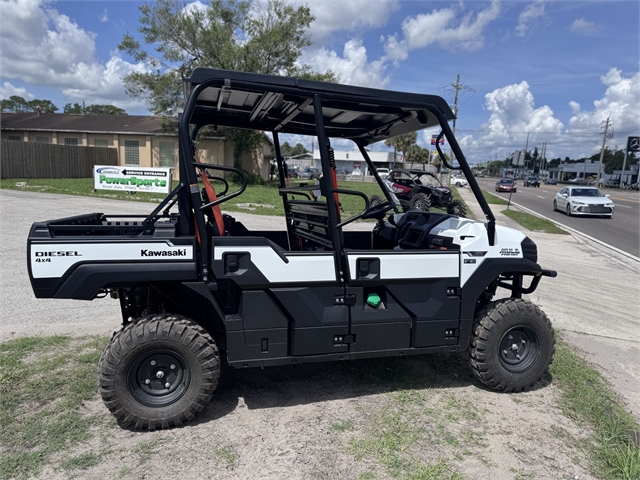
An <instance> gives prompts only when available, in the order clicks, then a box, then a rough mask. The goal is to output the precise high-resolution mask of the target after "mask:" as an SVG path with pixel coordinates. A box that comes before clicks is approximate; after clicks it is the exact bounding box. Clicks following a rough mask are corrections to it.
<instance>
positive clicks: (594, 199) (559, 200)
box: [553, 187, 615, 218]
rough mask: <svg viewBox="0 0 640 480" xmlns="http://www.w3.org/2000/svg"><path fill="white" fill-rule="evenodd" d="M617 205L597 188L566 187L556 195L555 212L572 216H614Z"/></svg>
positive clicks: (554, 201) (554, 200)
mask: <svg viewBox="0 0 640 480" xmlns="http://www.w3.org/2000/svg"><path fill="white" fill-rule="evenodd" d="M614 209H615V205H614V203H613V200H611V198H609V195H605V194H604V193H602V192H601V191H600V190H598V189H597V188H595V187H565V188H563V189H562V190H560V191H559V192H558V193H556V198H554V199H553V210H554V211H558V210H559V211H561V212H564V213H566V214H567V215H568V216H571V215H602V216H605V217H607V218H611V217H612V216H613V211H614Z"/></svg>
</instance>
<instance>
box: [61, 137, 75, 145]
mask: <svg viewBox="0 0 640 480" xmlns="http://www.w3.org/2000/svg"><path fill="white" fill-rule="evenodd" d="M64 144H65V145H78V139H77V138H68V137H67V138H65V139H64Z"/></svg>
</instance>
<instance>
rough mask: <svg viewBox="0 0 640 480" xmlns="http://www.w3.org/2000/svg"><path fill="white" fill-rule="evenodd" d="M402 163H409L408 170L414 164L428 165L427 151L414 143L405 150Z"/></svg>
mask: <svg viewBox="0 0 640 480" xmlns="http://www.w3.org/2000/svg"><path fill="white" fill-rule="evenodd" d="M404 161H405V162H411V167H410V168H413V164H414V163H422V164H425V163H429V150H427V149H426V148H422V147H421V146H419V145H418V144H416V143H414V144H413V145H411V146H410V147H409V148H408V149H407V153H406V157H405V160H404Z"/></svg>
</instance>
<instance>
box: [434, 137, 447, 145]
mask: <svg viewBox="0 0 640 480" xmlns="http://www.w3.org/2000/svg"><path fill="white" fill-rule="evenodd" d="M436 140H438V135H431V145H435V144H436ZM440 145H444V137H442V138H441V139H440Z"/></svg>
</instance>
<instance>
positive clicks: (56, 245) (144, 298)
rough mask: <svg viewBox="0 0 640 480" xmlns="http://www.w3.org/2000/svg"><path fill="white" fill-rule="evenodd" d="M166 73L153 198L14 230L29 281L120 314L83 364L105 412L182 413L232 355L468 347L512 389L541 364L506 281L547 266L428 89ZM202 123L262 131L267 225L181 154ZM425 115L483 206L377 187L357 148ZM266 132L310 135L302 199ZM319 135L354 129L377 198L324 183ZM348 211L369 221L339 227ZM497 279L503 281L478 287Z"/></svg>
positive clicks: (546, 343) (545, 325) (325, 146)
mask: <svg viewBox="0 0 640 480" xmlns="http://www.w3.org/2000/svg"><path fill="white" fill-rule="evenodd" d="M184 82H185V83H184V85H185V91H186V93H187V99H186V105H185V108H184V113H183V114H182V115H181V116H180V120H179V147H180V183H179V185H178V186H177V187H176V188H175V189H174V190H173V191H172V192H171V193H170V194H169V195H168V197H167V198H166V199H165V200H164V201H163V202H162V203H161V204H160V205H158V206H157V207H156V208H155V209H153V211H152V212H150V213H149V214H148V215H147V216H144V217H134V216H131V215H129V216H127V215H120V216H111V215H105V214H103V213H89V214H84V215H78V216H74V217H70V218H63V219H59V220H50V221H46V222H38V223H35V224H34V225H33V227H32V228H31V231H30V234H29V240H28V260H29V274H30V278H31V283H32V286H33V290H34V292H35V294H36V296H37V297H39V298H74V299H82V300H91V299H93V298H97V297H102V296H104V295H107V294H110V295H111V296H112V297H113V298H117V299H119V301H120V305H121V308H122V320H123V327H122V330H120V331H119V332H118V333H116V334H114V336H113V338H112V340H111V342H110V344H109V345H108V346H107V348H106V350H105V351H104V354H103V355H102V358H101V360H100V367H99V368H100V391H101V394H102V397H103V399H104V402H105V404H106V405H107V407H108V408H109V410H110V411H111V412H112V413H113V414H114V415H115V416H116V418H117V419H118V421H119V422H120V423H121V424H122V425H123V426H125V425H128V426H130V427H132V428H139V429H150V430H152V429H155V428H166V427H171V426H173V425H179V424H182V423H183V422H184V421H186V420H189V419H191V418H193V416H194V415H195V414H196V413H197V412H199V411H200V410H202V408H203V407H204V406H205V405H206V404H207V402H209V401H210V399H211V398H212V395H213V394H214V391H215V389H216V385H217V383H218V378H219V375H220V364H221V361H223V359H224V361H226V362H228V363H229V365H231V366H232V367H235V368H245V367H264V366H270V365H285V364H293V363H303V362H326V361H338V360H355V359H361V358H371V357H384V356H395V355H415V354H425V353H431V352H441V353H442V352H468V357H469V364H470V367H471V370H472V371H473V372H474V374H475V375H476V376H477V378H478V379H479V380H480V381H481V382H483V383H484V384H486V385H487V386H488V387H490V388H492V389H495V390H500V391H520V390H523V389H525V388H527V387H530V386H532V385H533V384H534V383H536V382H537V381H538V380H539V379H540V378H541V376H542V375H543V374H544V373H545V371H546V370H547V367H548V365H549V363H550V362H551V359H552V355H553V352H554V336H553V330H552V328H551V324H550V322H549V320H548V318H547V317H546V315H545V314H544V313H543V312H542V311H541V310H540V309H539V308H538V307H537V306H535V305H533V304H532V303H530V302H529V301H526V300H523V299H522V295H523V294H528V293H531V292H533V291H534V290H535V289H536V287H537V285H538V282H539V281H540V279H541V277H542V276H551V277H553V276H555V272H553V271H550V270H544V269H542V268H541V267H540V266H539V265H538V263H537V251H536V245H535V244H534V243H533V242H532V241H531V240H530V239H529V238H527V237H526V236H525V235H523V234H522V233H520V232H518V231H515V230H511V229H508V228H504V227H500V226H496V225H495V219H494V217H493V215H492V213H491V211H490V209H489V206H488V205H487V203H486V201H485V200H484V197H483V196H482V193H481V191H480V189H479V187H478V184H477V183H476V181H475V178H474V177H473V174H472V172H471V170H470V169H469V166H468V164H467V161H466V160H465V158H464V156H463V154H462V152H461V150H460V147H459V145H458V143H457V142H456V140H455V138H454V136H453V134H452V131H451V129H450V128H449V124H448V122H449V121H451V120H452V119H453V117H454V115H453V113H452V111H451V109H450V108H449V106H448V105H447V103H446V102H445V101H444V100H443V99H442V98H440V97H437V96H432V95H417V94H410V93H399V92H389V91H382V90H374V89H368V88H360V87H352V86H346V85H336V84H327V83H320V82H313V81H307V80H298V79H294V78H286V77H277V76H266V75H258V74H250V73H239V72H231V71H223V70H212V69H202V68H198V69H196V70H195V71H193V73H192V76H191V78H186V79H185V80H184ZM216 126H227V127H237V128H245V129H254V130H257V131H261V132H271V133H272V135H273V146H274V151H275V155H276V161H277V167H278V168H277V170H278V174H279V175H278V176H279V192H280V196H281V197H282V202H283V205H284V215H285V219H284V221H283V224H282V227H283V228H282V230H281V231H256V230H252V229H250V226H249V225H246V226H245V225H243V224H241V223H240V222H237V221H235V220H234V219H233V218H232V217H231V216H228V215H225V214H223V213H221V210H220V208H221V207H224V202H226V201H228V200H230V199H232V198H234V197H237V196H238V195H241V194H242V193H243V191H244V190H245V187H246V176H245V174H244V173H243V172H242V171H241V170H239V169H236V168H232V167H226V166H221V165H213V164H205V163H202V162H200V161H199V160H198V158H197V156H196V154H195V150H194V143H195V139H196V138H197V137H196V135H197V133H198V131H199V130H200V129H202V128H203V127H210V128H215V127H216ZM434 126H439V127H440V128H441V129H442V131H441V133H440V138H441V137H442V136H445V137H446V139H447V141H448V142H449V145H450V146H451V148H452V150H453V153H454V154H455V157H456V159H457V160H458V162H459V164H460V167H459V168H460V169H461V170H462V173H464V175H465V176H466V178H467V180H468V181H469V185H470V187H471V190H472V191H473V193H474V195H475V197H476V199H477V201H478V202H479V204H480V205H481V207H482V209H483V211H484V214H485V216H486V221H485V222H478V221H473V220H470V219H467V218H460V217H458V216H455V215H452V214H447V213H436V212H428V211H409V212H406V213H401V211H400V210H401V209H400V205H399V204H398V202H397V200H396V199H395V197H394V195H393V194H392V193H391V192H390V191H389V190H388V189H386V188H384V187H383V184H382V182H383V180H382V179H381V178H380V176H379V175H378V173H377V172H376V169H375V168H374V165H373V164H372V162H371V160H370V158H369V156H368V154H367V150H366V148H365V147H367V146H368V145H370V144H372V143H375V142H379V141H383V140H386V139H388V138H390V137H393V136H395V135H400V134H404V133H408V132H413V131H416V130H421V129H424V128H428V127H434ZM284 133H286V134H297V135H309V136H315V137H317V139H318V142H319V149H320V156H321V165H320V166H321V170H322V173H323V175H322V178H321V179H320V183H319V186H318V187H314V188H317V189H319V191H320V193H321V195H320V197H319V198H316V197H317V195H311V194H310V192H309V186H308V185H306V184H303V185H302V186H300V185H298V186H296V185H295V183H294V184H293V185H291V184H289V183H287V178H286V176H285V171H286V170H287V168H286V165H285V162H284V160H283V158H282V156H281V154H280V144H279V136H280V135H281V134H284ZM333 139H342V140H344V139H346V140H351V141H353V142H354V143H355V145H356V146H357V148H358V149H359V150H360V152H361V153H362V155H363V157H364V159H365V161H366V162H367V164H368V166H369V171H371V172H372V173H373V175H374V177H375V179H376V180H377V182H378V185H379V186H380V190H381V193H382V195H384V197H385V200H384V201H383V202H382V203H380V204H378V205H375V206H373V207H372V206H371V205H370V203H369V200H368V198H367V196H366V195H365V194H364V193H361V192H359V191H355V190H350V189H348V188H345V187H344V186H341V185H338V184H337V181H336V178H337V176H336V174H335V171H336V168H335V161H334V157H333V150H332V148H331V141H332V140H333ZM436 146H438V148H439V139H438V142H436ZM440 155H441V158H445V157H444V155H442V152H440ZM447 167H448V168H450V169H453V167H452V166H450V165H447ZM230 173H235V174H236V176H237V178H239V179H240V180H241V182H240V183H241V184H240V186H238V187H237V188H236V189H235V191H229V188H227V187H228V185H226V186H225V188H224V191H221V190H222V189H219V191H218V192H216V191H214V188H213V185H219V184H220V181H216V182H212V181H211V179H212V178H222V177H225V175H226V176H228V174H230ZM223 184H225V182H224V181H223ZM232 190H234V189H233V188H232ZM349 195H351V196H356V197H359V198H360V199H361V202H362V203H361V204H362V211H361V212H359V213H358V214H356V215H354V216H351V217H349V218H345V214H344V212H342V211H341V208H340V201H341V199H344V198H345V197H346V196H349ZM175 210H177V211H175ZM174 211H175V212H174ZM358 219H376V220H377V223H375V222H372V223H371V225H372V228H371V229H370V230H369V231H345V229H344V227H345V226H346V225H348V224H349V223H351V222H354V221H356V220H358ZM498 287H500V288H501V290H500V291H501V292H503V291H505V290H504V289H506V291H507V292H509V293H510V295H509V297H508V298H503V299H500V300H495V298H497V295H496V291H497V289H498Z"/></svg>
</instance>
